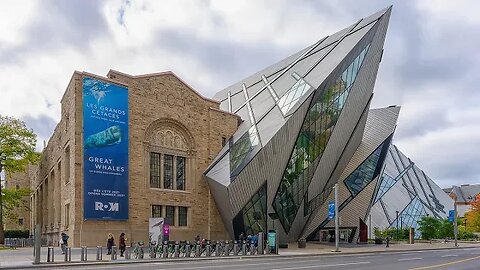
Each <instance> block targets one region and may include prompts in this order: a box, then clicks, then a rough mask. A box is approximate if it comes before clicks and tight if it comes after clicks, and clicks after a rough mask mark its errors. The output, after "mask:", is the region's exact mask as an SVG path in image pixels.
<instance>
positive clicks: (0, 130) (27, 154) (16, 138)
mask: <svg viewBox="0 0 480 270" xmlns="http://www.w3.org/2000/svg"><path fill="white" fill-rule="evenodd" d="M36 142H37V135H36V134H35V133H34V132H33V130H31V129H28V128H27V126H26V125H25V123H24V122H23V121H21V120H18V119H15V118H13V117H6V116H2V115H0V173H2V172H3V173H6V174H11V173H14V172H21V171H24V170H25V168H26V167H27V165H28V164H34V163H36V162H37V161H38V159H39V155H38V154H37V153H36V152H35V145H36ZM25 194H27V195H28V191H26V190H24V189H19V190H16V191H14V190H7V189H3V190H2V185H1V184H0V244H3V243H4V242H5V235H4V231H3V217H4V216H8V215H11V211H10V210H11V209H13V207H15V206H17V205H19V204H20V203H21V201H22V199H23V198H24V196H25Z"/></svg>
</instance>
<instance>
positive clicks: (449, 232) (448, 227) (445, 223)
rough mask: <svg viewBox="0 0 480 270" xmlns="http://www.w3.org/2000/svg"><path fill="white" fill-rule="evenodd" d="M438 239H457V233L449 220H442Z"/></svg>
mask: <svg viewBox="0 0 480 270" xmlns="http://www.w3.org/2000/svg"><path fill="white" fill-rule="evenodd" d="M437 237H438V238H447V237H450V238H452V237H455V233H454V231H453V222H450V221H449V220H448V219H442V220H441V221H440V222H439V229H438V235H437Z"/></svg>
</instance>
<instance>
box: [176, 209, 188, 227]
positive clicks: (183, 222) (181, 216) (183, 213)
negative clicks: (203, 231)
mask: <svg viewBox="0 0 480 270" xmlns="http://www.w3.org/2000/svg"><path fill="white" fill-rule="evenodd" d="M187 220H188V208H187V207H183V206H179V207H178V226H188V223H187V222H188V221H187Z"/></svg>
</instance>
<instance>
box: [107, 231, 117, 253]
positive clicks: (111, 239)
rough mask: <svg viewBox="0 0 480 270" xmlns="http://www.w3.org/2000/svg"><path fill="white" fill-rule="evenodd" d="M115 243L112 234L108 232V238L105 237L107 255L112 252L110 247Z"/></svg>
mask: <svg viewBox="0 0 480 270" xmlns="http://www.w3.org/2000/svg"><path fill="white" fill-rule="evenodd" d="M114 245H115V240H114V239H113V234H111V233H109V234H108V239H107V250H108V252H107V255H110V254H112V247H113V246H114Z"/></svg>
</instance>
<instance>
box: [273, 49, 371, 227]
mask: <svg viewBox="0 0 480 270" xmlns="http://www.w3.org/2000/svg"><path fill="white" fill-rule="evenodd" d="M368 48H369V45H367V46H366V47H365V48H364V49H363V51H362V52H364V51H367V50H368ZM362 52H360V53H359V55H358V56H357V57H356V58H355V59H354V60H353V61H352V63H351V64H350V65H349V66H348V67H347V68H346V69H345V70H344V71H343V72H342V74H341V75H340V76H339V78H337V79H336V80H335V81H334V82H333V83H331V84H330V85H327V87H326V89H323V93H322V95H321V96H320V97H319V98H318V99H317V100H315V101H313V102H312V103H313V104H312V105H311V106H310V109H309V111H308V113H307V118H306V119H305V121H304V123H303V125H302V128H301V132H300V134H298V136H297V140H296V143H295V148H294V149H293V151H292V155H291V157H290V161H289V162H288V166H287V168H286V169H285V172H284V174H283V177H282V180H281V184H280V187H279V189H278V191H277V194H276V195H275V199H274V201H273V207H274V209H275V211H276V212H277V213H278V214H279V217H280V221H281V223H282V225H283V227H284V229H285V230H286V232H287V233H288V232H289V230H290V226H291V224H292V222H293V220H294V219H295V216H296V214H297V211H298V209H299V208H300V203H301V201H302V200H303V197H304V194H305V191H306V190H307V187H308V186H309V185H310V181H311V178H312V177H313V172H314V171H315V169H316V166H317V165H318V163H319V161H320V158H321V157H322V154H323V152H324V150H325V148H326V146H327V143H328V141H329V139H330V136H331V134H332V132H333V129H334V127H335V124H336V122H337V120H338V117H339V116H340V113H341V111H342V109H343V106H344V105H345V102H346V99H347V96H348V94H349V91H350V89H351V87H350V86H351V85H352V84H353V82H354V80H355V76H354V73H357V72H358V70H359V67H360V66H361V62H360V60H359V58H360V54H361V53H362ZM354 63H356V64H354ZM308 87H310V86H309V85H308V84H307V83H306V82H305V81H303V80H299V81H297V82H296V83H295V84H294V85H293V86H292V87H291V89H290V90H289V91H288V92H287V93H285V95H284V96H282V98H281V100H280V101H279V103H278V105H279V107H280V108H281V109H282V111H283V112H284V113H286V112H288V110H290V109H291V107H293V105H294V104H295V103H296V102H298V99H299V97H301V96H302V94H304V93H305V92H306V91H308V90H309V88H308ZM296 91H300V92H301V93H300V94H296ZM292 93H294V95H292ZM291 104H293V105H291ZM372 175H373V172H372Z"/></svg>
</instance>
